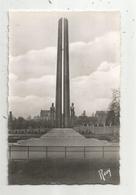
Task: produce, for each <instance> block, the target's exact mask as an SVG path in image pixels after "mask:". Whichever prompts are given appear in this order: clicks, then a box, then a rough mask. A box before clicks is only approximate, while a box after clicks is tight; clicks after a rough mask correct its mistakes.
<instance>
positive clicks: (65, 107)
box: [63, 18, 70, 127]
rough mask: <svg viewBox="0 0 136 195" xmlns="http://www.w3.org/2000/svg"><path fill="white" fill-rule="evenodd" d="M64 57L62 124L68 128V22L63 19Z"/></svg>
mask: <svg viewBox="0 0 136 195" xmlns="http://www.w3.org/2000/svg"><path fill="white" fill-rule="evenodd" d="M63 44H64V53H63V55H64V57H63V65H64V66H63V117H64V118H63V123H64V127H69V123H70V90H69V40H68V20H67V19H66V18H64V42H63Z"/></svg>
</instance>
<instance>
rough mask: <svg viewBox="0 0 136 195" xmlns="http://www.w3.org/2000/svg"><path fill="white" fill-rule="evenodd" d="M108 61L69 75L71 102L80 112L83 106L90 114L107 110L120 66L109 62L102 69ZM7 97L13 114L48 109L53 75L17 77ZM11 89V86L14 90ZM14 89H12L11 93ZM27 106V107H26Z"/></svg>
mask: <svg viewBox="0 0 136 195" xmlns="http://www.w3.org/2000/svg"><path fill="white" fill-rule="evenodd" d="M103 65H105V66H106V67H108V62H103V63H102V64H100V66H99V67H98V68H97V70H96V71H95V72H93V73H91V74H90V75H86V76H79V77H75V78H73V79H71V82H70V86H71V87H70V88H71V102H74V103H75V111H76V114H77V115H80V114H81V113H82V112H83V110H86V111H87V114H89V115H90V114H92V112H95V111H96V110H107V108H108V105H109V103H110V101H111V97H112V89H114V88H119V83H120V81H119V78H120V66H119V65H117V64H109V67H110V68H109V69H108V70H107V71H105V69H102V68H101V67H103ZM10 89H11V92H12V93H11V94H10V98H9V102H10V109H11V110H13V112H14V113H15V115H19V114H20V113H21V115H24V116H28V115H29V114H30V113H31V114H32V115H34V114H36V113H38V112H39V111H40V109H41V108H42V109H43V108H46V109H49V107H50V105H51V103H52V102H54V101H55V76H53V75H52V76H48V75H46V76H44V77H41V78H36V79H29V80H27V81H18V82H15V83H14V85H11V87H10ZM13 89H14V90H13ZM13 92H14V93H13ZM26 108H27V109H26Z"/></svg>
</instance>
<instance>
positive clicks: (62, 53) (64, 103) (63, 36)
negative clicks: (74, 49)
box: [56, 18, 70, 128]
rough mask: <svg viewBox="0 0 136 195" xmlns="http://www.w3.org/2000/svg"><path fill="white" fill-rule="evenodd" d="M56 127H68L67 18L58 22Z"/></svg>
mask: <svg viewBox="0 0 136 195" xmlns="http://www.w3.org/2000/svg"><path fill="white" fill-rule="evenodd" d="M62 69H63V71H62ZM62 74H63V75H62ZM62 78H63V80H62ZM62 86H63V89H62ZM62 90H63V93H62ZM62 94H63V95H62ZM62 108H63V114H62ZM56 127H58V128H61V127H64V128H66V127H70V89H69V40H68V20H67V19H66V18H61V19H59V22H58V47H57V75H56Z"/></svg>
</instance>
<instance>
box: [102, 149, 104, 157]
mask: <svg viewBox="0 0 136 195" xmlns="http://www.w3.org/2000/svg"><path fill="white" fill-rule="evenodd" d="M102 158H103V159H104V146H102Z"/></svg>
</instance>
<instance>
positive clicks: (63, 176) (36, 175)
mask: <svg viewBox="0 0 136 195" xmlns="http://www.w3.org/2000/svg"><path fill="white" fill-rule="evenodd" d="M99 169H103V170H104V171H106V170H108V169H110V171H111V176H109V175H108V174H107V175H106V176H105V181H104V180H101V179H100V176H99V173H98V170H99ZM8 179H9V184H10V185H14V184H19V185H25V184H31V185H40V184H114V185H116V184H119V182H120V179H119V162H115V161H108V162H107V161H105V160H86V161H84V160H74V161H73V160H72V161H71V160H63V159H58V160H48V161H45V160H29V161H10V162H9V178H8Z"/></svg>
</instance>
